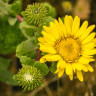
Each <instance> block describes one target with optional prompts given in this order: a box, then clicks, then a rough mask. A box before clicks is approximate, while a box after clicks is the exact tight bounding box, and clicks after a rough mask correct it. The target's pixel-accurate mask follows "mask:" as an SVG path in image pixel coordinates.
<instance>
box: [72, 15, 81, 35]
mask: <svg viewBox="0 0 96 96" xmlns="http://www.w3.org/2000/svg"><path fill="white" fill-rule="evenodd" d="M79 26H80V18H79V17H78V16H76V17H75V18H74V21H73V25H72V33H73V34H74V35H75V34H76V33H77V32H78V30H79Z"/></svg>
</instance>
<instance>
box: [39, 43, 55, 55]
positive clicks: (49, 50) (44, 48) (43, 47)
mask: <svg viewBox="0 0 96 96" xmlns="http://www.w3.org/2000/svg"><path fill="white" fill-rule="evenodd" d="M48 46H49V47H48ZM40 50H41V51H43V52H47V53H50V54H55V53H56V50H55V49H54V48H53V47H52V46H50V45H48V44H45V45H41V44H40Z"/></svg>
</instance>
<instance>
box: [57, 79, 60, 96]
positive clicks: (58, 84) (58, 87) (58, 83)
mask: <svg viewBox="0 0 96 96" xmlns="http://www.w3.org/2000/svg"><path fill="white" fill-rule="evenodd" d="M57 92H58V96H60V80H59V78H58V79H57Z"/></svg>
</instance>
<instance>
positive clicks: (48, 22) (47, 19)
mask: <svg viewBox="0 0 96 96" xmlns="http://www.w3.org/2000/svg"><path fill="white" fill-rule="evenodd" d="M53 21H54V19H53V18H52V17H51V16H48V17H47V18H46V22H45V25H46V26H49V24H50V22H53Z"/></svg>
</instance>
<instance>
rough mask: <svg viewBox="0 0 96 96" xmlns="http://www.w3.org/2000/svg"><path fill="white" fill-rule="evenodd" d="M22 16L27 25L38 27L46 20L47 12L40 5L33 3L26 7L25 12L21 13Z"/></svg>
mask: <svg viewBox="0 0 96 96" xmlns="http://www.w3.org/2000/svg"><path fill="white" fill-rule="evenodd" d="M22 15H23V17H24V19H25V21H27V22H28V23H30V24H33V25H39V24H42V23H44V21H45V20H46V16H47V10H46V8H45V6H44V5H43V4H42V3H35V4H33V5H28V6H27V8H26V10H25V11H23V12H22Z"/></svg>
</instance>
